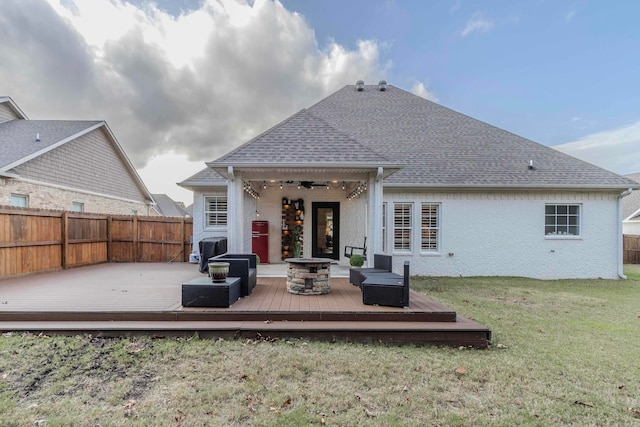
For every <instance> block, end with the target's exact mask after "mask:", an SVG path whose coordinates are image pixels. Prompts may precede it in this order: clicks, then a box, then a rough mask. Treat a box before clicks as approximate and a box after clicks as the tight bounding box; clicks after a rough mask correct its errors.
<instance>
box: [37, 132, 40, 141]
mask: <svg viewBox="0 0 640 427" xmlns="http://www.w3.org/2000/svg"><path fill="white" fill-rule="evenodd" d="M37 141H40V134H39V133H36V142H37Z"/></svg>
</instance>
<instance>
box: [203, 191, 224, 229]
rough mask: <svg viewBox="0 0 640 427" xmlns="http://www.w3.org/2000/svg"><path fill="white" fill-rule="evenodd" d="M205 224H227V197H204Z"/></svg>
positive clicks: (215, 225) (214, 225)
mask: <svg viewBox="0 0 640 427" xmlns="http://www.w3.org/2000/svg"><path fill="white" fill-rule="evenodd" d="M204 214H205V226H207V227H219V226H225V225H227V197H226V196H215V197H205V198H204Z"/></svg>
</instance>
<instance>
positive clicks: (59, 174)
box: [0, 96, 154, 215]
mask: <svg viewBox="0 0 640 427" xmlns="http://www.w3.org/2000/svg"><path fill="white" fill-rule="evenodd" d="M153 203H154V202H153V198H152V197H151V194H150V193H149V191H148V190H147V188H146V186H145V185H144V183H143V182H142V180H141V179H140V177H139V176H138V173H137V172H136V170H135V168H134V167H133V165H132V164H131V162H130V161H129V159H128V158H127V156H126V154H125V152H124V151H123V149H122V147H121V146H120V144H119V143H118V141H117V140H116V138H115V136H114V135H113V133H112V132H111V130H110V129H109V126H108V125H107V123H106V122H104V121H101V120H92V121H78V120H29V119H28V118H27V116H26V115H25V114H24V112H23V111H22V110H21V109H20V108H19V107H18V106H17V105H16V103H15V102H14V101H13V100H12V99H11V98H10V97H3V96H0V205H9V206H24V207H31V208H41V209H55V210H68V211H81V212H93V213H111V214H125V215H149V214H150V212H151V207H152V205H153Z"/></svg>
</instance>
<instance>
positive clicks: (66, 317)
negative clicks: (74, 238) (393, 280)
mask: <svg viewBox="0 0 640 427" xmlns="http://www.w3.org/2000/svg"><path fill="white" fill-rule="evenodd" d="M456 319H457V316H456V312H455V311H438V312H418V311H409V310H408V311H406V312H402V311H396V312H361V311H352V312H350V311H340V312H326V311H309V312H302V311H297V312H292V311H271V312H269V311H267V312H255V311H222V310H215V309H206V308H200V309H197V308H196V309H191V308H185V309H182V310H174V311H157V312H142V311H127V312H124V311H114V312H104V311H102V312H88V311H84V312H83V311H75V312H74V311H64V312H62V311H49V312H41V311H37V312H35V311H31V312H30V311H14V312H6V311H5V312H0V322H22V321H40V322H46V321H50V322H66V321H68V322H88V321H105V322H106V321H127V322H151V321H155V322H163V321H164V322H170V321H195V322H206V321H209V322H224V321H228V322H233V321H236V322H240V321H255V322H269V321H290V322H295V321H307V322H455V321H456Z"/></svg>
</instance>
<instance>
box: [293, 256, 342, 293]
mask: <svg viewBox="0 0 640 427" xmlns="http://www.w3.org/2000/svg"><path fill="white" fill-rule="evenodd" d="M285 262H286V263H287V264H289V268H288V270H287V291H288V292H289V293H292V294H298V295H322V294H328V293H329V292H331V285H330V283H329V276H330V268H331V260H330V259H328V258H287V259H285Z"/></svg>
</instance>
